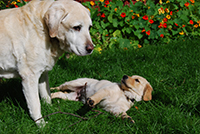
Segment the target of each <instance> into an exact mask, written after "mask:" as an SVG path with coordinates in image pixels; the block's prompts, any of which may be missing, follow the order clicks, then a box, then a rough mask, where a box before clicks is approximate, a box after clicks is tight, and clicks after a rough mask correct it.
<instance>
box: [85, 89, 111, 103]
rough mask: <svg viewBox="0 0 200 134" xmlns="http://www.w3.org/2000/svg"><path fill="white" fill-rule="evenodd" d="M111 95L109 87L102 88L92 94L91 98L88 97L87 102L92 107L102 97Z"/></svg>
mask: <svg viewBox="0 0 200 134" xmlns="http://www.w3.org/2000/svg"><path fill="white" fill-rule="evenodd" d="M109 95H110V91H109V88H105V89H101V90H99V91H97V92H96V93H95V94H94V95H92V96H90V98H88V99H87V104H88V105H89V106H90V107H94V106H95V105H96V104H98V103H99V102H100V101H101V100H102V99H104V98H105V97H107V96H109Z"/></svg>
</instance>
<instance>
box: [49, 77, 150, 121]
mask: <svg viewBox="0 0 200 134" xmlns="http://www.w3.org/2000/svg"><path fill="white" fill-rule="evenodd" d="M51 89H52V90H53V89H56V90H60V91H59V92H55V93H51V98H60V99H64V100H74V101H82V102H83V103H87V104H88V105H89V106H90V107H94V106H95V105H97V104H99V105H100V107H102V108H103V109H104V110H106V111H108V112H111V113H113V114H114V115H116V116H121V117H122V118H129V119H130V120H131V122H134V120H132V118H131V117H130V116H128V115H127V113H126V111H127V110H129V109H130V108H131V106H132V105H133V104H134V100H135V101H141V100H144V101H149V100H151V99H152V94H151V93H152V91H153V88H152V87H151V85H150V83H149V82H148V81H147V80H146V79H145V78H143V77H141V76H138V75H133V76H131V77H130V76H127V75H124V76H123V78H122V80H121V83H120V84H118V83H113V82H110V81H108V80H100V81H99V80H96V79H91V78H79V79H76V80H72V81H68V82H65V83H64V84H62V85H60V86H59V87H54V88H51ZM84 90H85V91H84ZM65 91H68V92H65ZM69 91H70V92H69ZM86 98H87V99H86Z"/></svg>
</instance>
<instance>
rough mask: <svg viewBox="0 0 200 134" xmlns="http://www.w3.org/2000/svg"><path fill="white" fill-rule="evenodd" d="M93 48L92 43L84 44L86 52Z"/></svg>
mask: <svg viewBox="0 0 200 134" xmlns="http://www.w3.org/2000/svg"><path fill="white" fill-rule="evenodd" d="M93 49H94V46H93V44H88V45H87V46H86V51H87V52H88V53H91V52H92V50H93Z"/></svg>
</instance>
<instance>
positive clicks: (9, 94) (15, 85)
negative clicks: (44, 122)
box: [0, 79, 28, 112]
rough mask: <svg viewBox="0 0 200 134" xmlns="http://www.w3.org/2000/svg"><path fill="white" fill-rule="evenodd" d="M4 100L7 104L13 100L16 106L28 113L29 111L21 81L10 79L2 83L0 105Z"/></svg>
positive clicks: (0, 86)
mask: <svg viewBox="0 0 200 134" xmlns="http://www.w3.org/2000/svg"><path fill="white" fill-rule="evenodd" d="M4 100H6V102H7V103H9V100H11V101H12V102H13V104H14V105H15V106H20V107H22V108H23V109H24V110H25V111H26V112H27V111H28V108H27V105H26V100H25V97H24V94H23V92H22V85H21V80H20V79H9V80H6V81H3V82H1V84H0V103H1V102H2V101H4Z"/></svg>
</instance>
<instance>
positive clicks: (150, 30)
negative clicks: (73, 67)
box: [83, 0, 200, 48]
mask: <svg viewBox="0 0 200 134" xmlns="http://www.w3.org/2000/svg"><path fill="white" fill-rule="evenodd" d="M143 1H144V0H143ZM83 4H84V5H85V6H86V7H88V8H89V10H90V12H91V18H92V19H93V27H92V28H91V35H92V37H93V41H94V42H95V43H96V44H97V46H101V47H103V48H107V47H109V48H112V47H120V48H128V47H138V46H141V45H142V46H144V45H149V44H158V43H169V42H170V41H171V40H174V39H175V38H179V37H185V36H196V35H197V36H199V33H200V29H199V26H200V19H199V16H200V2H196V1H194V0H167V1H165V2H162V0H160V2H159V3H157V4H155V2H154V1H152V0H147V1H145V4H144V3H143V2H141V1H138V2H136V3H134V4H133V2H128V3H126V4H124V3H123V2H122V1H121V0H112V1H108V0H106V1H104V0H99V1H95V2H93V1H91V2H85V3H83Z"/></svg>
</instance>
